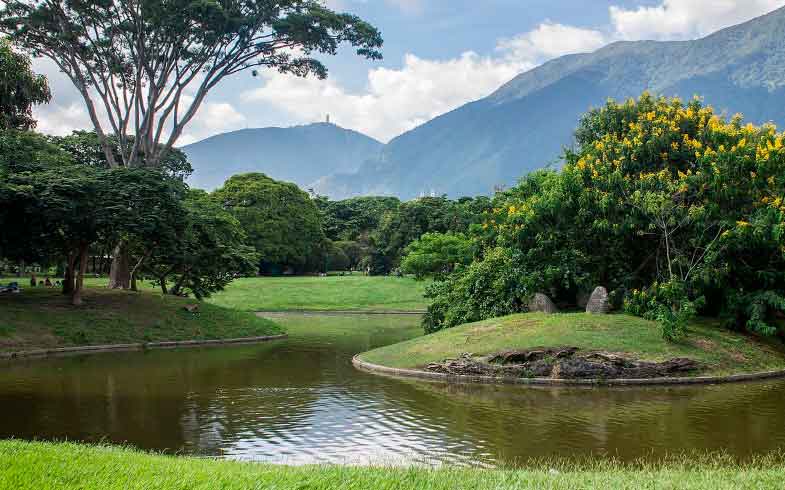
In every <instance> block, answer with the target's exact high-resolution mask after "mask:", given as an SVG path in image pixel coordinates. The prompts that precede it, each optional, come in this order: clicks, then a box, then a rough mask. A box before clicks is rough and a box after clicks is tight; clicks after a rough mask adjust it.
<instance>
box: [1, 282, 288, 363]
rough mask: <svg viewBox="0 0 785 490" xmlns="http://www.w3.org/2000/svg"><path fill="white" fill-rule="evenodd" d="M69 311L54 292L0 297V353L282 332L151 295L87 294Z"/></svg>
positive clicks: (241, 316) (260, 321) (249, 317)
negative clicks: (189, 310) (190, 308)
mask: <svg viewBox="0 0 785 490" xmlns="http://www.w3.org/2000/svg"><path fill="white" fill-rule="evenodd" d="M83 299H84V305H83V306H81V307H74V306H71V305H70V304H69V302H68V298H67V297H65V296H63V295H62V294H60V292H59V291H58V290H55V289H45V288H26V289H24V291H23V292H22V293H20V294H3V295H0V351H18V350H30V349H39V348H52V347H68V346H76V345H91V344H92V345H94V344H121V343H132V342H155V341H166V340H206V339H221V338H237V337H255V336H262V335H274V334H278V333H281V332H282V329H281V328H280V327H279V326H278V325H277V324H275V323H274V322H272V321H271V320H267V319H264V318H258V317H256V316H255V315H253V314H252V313H249V312H243V311H234V310H230V309H227V308H222V307H220V306H216V305H212V304H209V303H199V311H198V312H195V313H190V312H188V311H186V310H185V309H184V308H183V306H184V305H186V304H192V303H194V302H195V301H194V300H188V299H184V298H177V297H172V296H163V295H160V294H152V293H149V292H141V293H134V292H129V291H114V290H108V289H100V288H87V289H85V292H84V295H83Z"/></svg>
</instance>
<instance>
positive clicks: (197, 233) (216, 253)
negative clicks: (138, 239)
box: [144, 190, 259, 299]
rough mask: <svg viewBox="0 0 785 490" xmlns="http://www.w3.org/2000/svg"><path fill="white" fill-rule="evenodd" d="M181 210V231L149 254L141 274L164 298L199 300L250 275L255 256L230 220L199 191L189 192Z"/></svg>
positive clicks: (254, 266) (257, 258) (254, 268)
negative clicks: (186, 296)
mask: <svg viewBox="0 0 785 490" xmlns="http://www.w3.org/2000/svg"><path fill="white" fill-rule="evenodd" d="M184 206H185V212H186V215H185V218H184V222H185V226H184V229H183V230H182V232H181V233H180V234H178V235H177V237H176V239H175V240H174V241H169V242H168V243H166V244H162V245H161V246H157V247H155V248H153V249H151V250H150V252H151V253H150V257H149V259H148V261H147V263H146V266H145V269H144V270H145V271H146V272H148V273H149V274H150V275H151V276H152V277H154V278H155V279H156V282H157V284H158V286H159V287H160V288H161V291H162V292H163V293H164V294H170V293H171V294H175V295H182V294H189V293H190V294H193V295H194V296H195V297H197V298H199V299H201V298H204V297H208V296H210V295H211V294H212V293H214V292H216V291H220V290H222V289H223V288H224V287H226V285H227V284H229V282H231V281H232V280H233V279H234V278H235V277H236V276H238V275H242V274H248V273H252V272H254V271H255V270H256V267H257V266H258V262H259V257H258V255H257V254H256V251H255V250H254V249H253V247H249V246H248V245H246V244H245V240H246V236H245V232H244V231H243V229H242V226H241V225H240V222H239V221H237V219H235V218H234V216H232V215H231V214H230V213H229V212H228V211H225V210H224V209H223V208H222V207H221V206H220V205H218V203H216V202H215V201H214V200H213V199H211V198H210V196H209V195H208V194H207V193H206V192H204V191H201V190H192V191H189V192H188V194H187V196H186V199H185V201H184ZM170 281H171V282H172V287H171V288H170V287H169V286H168V283H169V282H170Z"/></svg>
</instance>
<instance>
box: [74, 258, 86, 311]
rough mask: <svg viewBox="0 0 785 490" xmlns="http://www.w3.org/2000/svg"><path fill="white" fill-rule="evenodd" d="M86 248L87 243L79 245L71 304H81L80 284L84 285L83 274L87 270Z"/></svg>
mask: <svg viewBox="0 0 785 490" xmlns="http://www.w3.org/2000/svg"><path fill="white" fill-rule="evenodd" d="M87 249H88V245H87V244H86V243H83V244H81V245H79V272H78V274H77V275H76V284H75V286H74V292H73V293H72V294H71V304H72V305H74V306H81V305H82V286H83V285H84V275H85V272H86V271H87Z"/></svg>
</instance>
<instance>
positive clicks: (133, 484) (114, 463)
mask: <svg viewBox="0 0 785 490" xmlns="http://www.w3.org/2000/svg"><path fill="white" fill-rule="evenodd" d="M674 461H676V460H675V459H674ZM783 478H785V463H783V457H782V455H779V454H772V455H769V456H767V457H765V458H762V459H759V460H756V461H752V462H749V463H746V464H738V463H736V462H733V461H732V460H730V459H729V458H724V457H721V456H715V457H711V456H705V457H697V458H682V459H681V461H676V462H671V463H668V462H664V463H658V464H639V465H635V464H633V465H625V464H618V463H614V462H608V461H597V462H593V463H586V464H584V465H581V464H577V465H570V464H566V463H565V464H561V463H559V462H550V463H549V462H541V463H539V464H534V465H532V466H531V467H528V468H526V469H520V470H472V469H460V468H443V469H437V470H432V469H427V468H423V467H412V468H379V467H375V468H374V467H346V466H302V467H287V466H274V465H266V464H257V463H240V462H233V461H216V460H212V459H204V458H187V457H171V456H161V455H154V454H148V453H143V452H138V451H134V450H131V449H125V448H117V447H109V446H89V445H78V444H72V443H59V444H58V443H40V442H22V441H0V487H2V488H15V489H18V490H27V489H30V490H32V489H36V490H37V489H39V488H65V487H74V488H75V487H78V488H83V489H85V490H91V489H101V490H112V489H123V490H127V489H145V490H154V489H167V490H171V489H186V488H187V489H192V490H196V489H212V488H223V489H226V490H229V489H248V488H275V489H279V490H289V489H292V490H294V489H304V488H307V489H311V490H321V489H324V490H326V489H335V488H352V489H375V490H384V489H389V490H392V489H395V490H409V489H412V490H415V489H417V490H420V489H430V490H441V489H444V490H448V489H449V490H456V489H473V490H484V489H502V488H516V489H521V490H526V489H534V488H549V489H571V490H577V489H593V488H680V489H693V490H704V489H705V490H708V489H711V490H718V489H737V488H779V486H780V485H781V484H782V481H783Z"/></svg>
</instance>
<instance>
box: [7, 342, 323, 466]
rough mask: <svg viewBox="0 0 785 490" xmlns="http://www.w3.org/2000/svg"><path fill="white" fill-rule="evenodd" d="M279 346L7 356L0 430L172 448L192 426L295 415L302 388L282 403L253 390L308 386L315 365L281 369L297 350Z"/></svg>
mask: <svg viewBox="0 0 785 490" xmlns="http://www.w3.org/2000/svg"><path fill="white" fill-rule="evenodd" d="M281 347H284V346H283V345H282V344H278V345H275V344H274V343H270V344H259V345H253V346H238V347H232V348H226V349H188V350H182V351H177V352H172V351H149V352H145V353H138V352H137V353H112V354H101V355H91V356H79V357H69V358H61V359H48V360H37V361H34V362H24V363H17V364H10V363H9V364H8V367H7V369H4V370H3V372H2V374H0V414H2V417H0V436H2V437H11V436H14V437H24V438H34V437H37V438H58V439H60V438H66V437H67V438H69V439H78V440H93V441H94V440H105V439H108V440H110V441H113V442H129V443H131V444H134V445H137V446H140V447H144V448H148V449H169V450H177V449H179V448H181V447H184V446H186V444H185V443H186V441H189V440H193V439H192V438H194V436H195V435H196V434H200V433H201V430H200V429H199V430H197V429H196V428H197V427H198V428H201V427H205V428H207V427H212V429H211V430H212V431H214V432H221V433H223V434H231V433H232V431H233V430H237V427H238V426H239V427H243V424H248V423H249V417H254V416H256V415H259V414H263V415H264V417H265V418H271V419H285V418H287V417H296V416H297V415H296V413H297V411H298V410H302V409H303V408H304V407H306V406H307V405H308V403H309V399H315V395H312V394H309V391H308V390H297V391H298V395H297V396H296V397H292V396H289V397H287V398H286V400H285V401H286V403H285V404H284V403H280V399H279V398H278V397H277V395H276V394H275V393H270V392H267V393H265V392H263V391H254V388H255V387H265V386H281V385H283V386H289V387H294V388H297V387H302V386H312V385H318V379H319V377H320V371H319V369H295V370H291V369H289V370H287V369H286V368H285V366H287V365H292V364H287V362H292V363H295V364H294V365H296V363H297V362H298V361H299V360H298V358H297V357H298V354H297V353H291V352H288V351H287V350H286V349H285V348H284V349H281ZM284 361H287V362H284ZM254 414H256V415H254ZM197 440H198V439H197ZM205 440H206V441H210V443H209V444H206V446H205V448H204V449H205V451H207V452H210V453H215V447H214V446H215V440H216V439H215V438H214V437H209V438H206V439H205ZM188 445H189V446H190V444H188ZM196 449H197V451H199V452H202V448H201V447H199V446H198V445H197V446H196Z"/></svg>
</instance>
